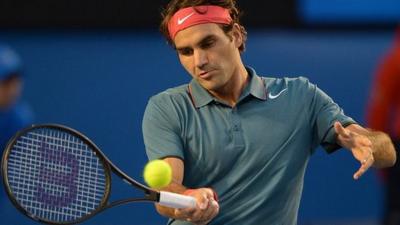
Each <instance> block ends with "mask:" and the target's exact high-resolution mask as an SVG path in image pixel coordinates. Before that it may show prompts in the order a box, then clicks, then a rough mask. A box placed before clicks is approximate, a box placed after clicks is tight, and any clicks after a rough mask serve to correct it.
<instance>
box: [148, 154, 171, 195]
mask: <svg viewBox="0 0 400 225" xmlns="http://www.w3.org/2000/svg"><path fill="white" fill-rule="evenodd" d="M143 177H144V181H146V183H147V185H148V186H149V187H152V188H162V187H165V186H167V185H168V184H169V183H171V180H172V169H171V166H170V165H169V164H168V163H167V162H165V161H164V160H160V159H156V160H152V161H150V162H148V163H147V164H146V166H145V167H144V171H143Z"/></svg>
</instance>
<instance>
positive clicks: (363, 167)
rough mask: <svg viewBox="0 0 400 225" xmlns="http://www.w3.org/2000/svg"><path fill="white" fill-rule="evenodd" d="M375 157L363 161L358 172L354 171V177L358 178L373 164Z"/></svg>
mask: <svg viewBox="0 0 400 225" xmlns="http://www.w3.org/2000/svg"><path fill="white" fill-rule="evenodd" d="M373 162H374V159H373V157H368V158H366V159H363V160H362V161H361V167H360V169H358V171H357V172H356V173H354V175H353V178H354V179H355V180H358V179H359V178H360V177H361V176H362V175H363V174H364V173H365V172H366V171H367V170H368V169H369V168H370V167H371V166H372V164H373Z"/></svg>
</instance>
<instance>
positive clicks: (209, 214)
mask: <svg viewBox="0 0 400 225" xmlns="http://www.w3.org/2000/svg"><path fill="white" fill-rule="evenodd" d="M218 212H219V204H218V202H217V201H214V200H210V205H209V207H208V208H207V211H206V212H204V214H203V216H202V218H201V220H200V221H199V223H200V224H208V223H209V222H210V221H211V220H212V219H213V218H214V217H215V216H216V215H217V214H218Z"/></svg>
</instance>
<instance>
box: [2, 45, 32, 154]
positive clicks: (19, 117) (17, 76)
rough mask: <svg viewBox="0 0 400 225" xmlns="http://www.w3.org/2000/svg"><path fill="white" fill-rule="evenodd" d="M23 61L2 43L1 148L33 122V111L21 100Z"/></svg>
mask: <svg viewBox="0 0 400 225" xmlns="http://www.w3.org/2000/svg"><path fill="white" fill-rule="evenodd" d="M22 75H23V74H22V62H21V59H20V57H19V56H18V55H17V53H16V52H15V51H13V50H12V49H11V48H10V47H8V46H6V45H2V44H0V148H1V150H3V149H4V147H5V145H6V144H7V141H8V140H9V139H10V138H11V137H12V136H13V134H14V133H15V132H16V131H18V130H20V129H21V128H23V127H25V126H27V125H28V124H30V123H31V122H32V112H31V110H30V108H29V107H28V105H27V104H26V103H23V102H21V101H19V96H20V94H21V91H22V84H23V76H22Z"/></svg>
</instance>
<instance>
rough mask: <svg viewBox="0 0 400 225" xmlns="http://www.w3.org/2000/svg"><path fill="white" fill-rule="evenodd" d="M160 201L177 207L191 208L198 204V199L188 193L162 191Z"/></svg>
mask: <svg viewBox="0 0 400 225" xmlns="http://www.w3.org/2000/svg"><path fill="white" fill-rule="evenodd" d="M158 203H159V204H160V205H163V206H167V207H171V208H176V209H181V208H191V207H195V206H196V199H195V198H193V197H190V196H186V195H180V194H176V193H172V192H166V191H160V201H159V202H158Z"/></svg>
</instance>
